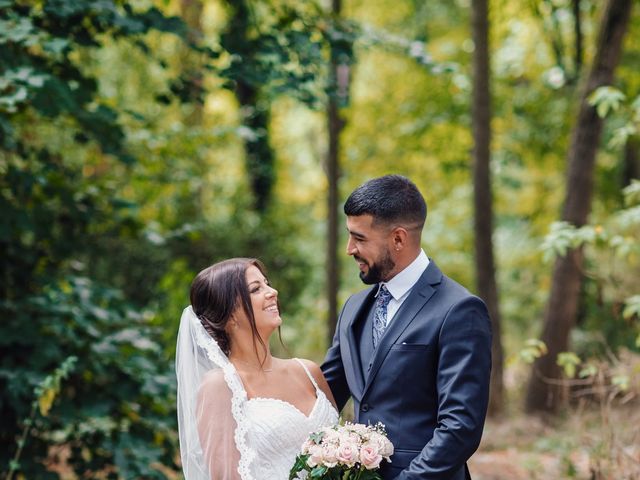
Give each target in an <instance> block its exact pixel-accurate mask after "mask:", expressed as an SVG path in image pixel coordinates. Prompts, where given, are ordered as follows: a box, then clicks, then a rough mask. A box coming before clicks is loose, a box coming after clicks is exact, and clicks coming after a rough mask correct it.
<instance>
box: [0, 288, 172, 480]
mask: <svg viewBox="0 0 640 480" xmlns="http://www.w3.org/2000/svg"><path fill="white" fill-rule="evenodd" d="M2 315H3V318H6V319H8V322H7V323H6V324H5V325H4V326H3V333H4V337H3V341H2V352H3V356H2V358H3V360H2V366H1V370H0V371H1V372H2V375H1V377H0V378H1V380H0V381H1V382H2V384H3V391H5V392H7V395H6V396H5V398H4V400H3V405H2V410H3V418H4V419H6V421H5V422H3V430H2V437H1V438H2V442H3V443H4V444H7V443H9V444H10V443H11V439H12V433H11V432H12V431H13V430H14V429H15V428H17V426H18V425H19V423H20V419H21V418H23V417H24V416H25V415H26V411H25V405H29V403H28V402H25V399H28V396H29V395H30V392H31V391H32V390H33V388H34V386H35V385H38V384H40V381H39V379H40V378H41V373H40V372H42V371H46V370H48V369H49V368H51V367H50V366H51V365H56V364H59V363H60V362H61V360H62V359H64V358H66V357H68V356H69V355H73V356H75V357H77V358H78V359H80V360H79V363H78V365H77V367H76V369H75V372H74V373H72V374H71V375H69V378H68V380H67V381H66V382H65V384H64V385H63V386H62V387H61V388H60V392H59V394H58V396H59V402H58V405H57V406H54V407H53V408H52V409H51V410H50V411H48V415H47V416H46V417H44V416H42V417H40V418H36V419H35V421H34V422H33V425H32V427H31V435H32V437H33V439H32V441H30V442H29V443H27V445H25V446H24V451H23V456H25V457H26V458H30V459H44V458H46V456H47V450H48V448H49V446H50V445H52V444H53V445H56V444H59V445H68V446H70V447H71V457H70V459H69V463H70V465H71V466H72V468H73V469H74V471H76V472H87V471H93V472H98V471H101V470H104V469H106V468H109V467H110V466H115V467H117V468H118V471H120V472H122V475H123V476H125V477H127V478H129V477H132V476H133V477H149V478H164V475H162V474H160V472H158V471H157V470H155V469H154V467H153V463H154V462H162V463H164V464H165V465H167V466H170V465H172V464H173V458H174V455H175V433H174V428H175V420H174V415H173V408H174V407H173V401H174V398H173V397H174V395H175V393H174V388H175V385H174V378H173V375H172V374H171V366H170V364H169V363H168V362H166V361H165V360H163V357H162V348H161V346H160V344H159V343H158V342H157V340H156V339H157V337H158V335H157V333H154V331H153V329H152V328H151V327H150V325H149V319H148V318H147V316H146V315H145V314H144V313H142V312H139V311H137V310H134V309H132V308H131V307H130V306H128V305H127V304H126V302H125V301H124V299H123V298H122V294H121V293H120V292H118V291H116V290H113V289H109V288H104V287H102V286H100V285H96V284H94V283H93V282H91V281H90V280H89V279H87V278H82V277H69V278H67V279H65V280H63V281H59V282H57V283H56V284H55V285H50V286H49V287H46V288H45V289H44V290H43V291H42V293H40V294H37V295H31V296H28V297H26V298H23V299H20V300H19V301H5V302H3V304H2ZM26 325H28V335H25V333H26V332H25V326H26ZM49 383H51V385H49ZM49 383H48V384H46V385H45V386H44V388H43V390H42V395H41V396H40V404H41V405H42V407H45V409H46V408H48V407H49V406H50V404H49V403H50V401H51V400H52V399H51V394H50V392H52V391H55V386H56V385H55V383H56V382H55V378H54V379H53V380H52V382H49ZM115 385H117V388H114V386H115ZM172 400H173V401H172ZM3 450H4V451H5V452H6V454H9V453H11V450H12V449H6V450H5V449H3ZM3 460H6V458H3ZM21 470H22V472H23V473H24V474H25V475H27V476H29V477H37V476H40V475H43V474H44V466H43V465H42V464H40V463H39V462H33V461H32V462H30V463H29V464H26V465H23V466H22V467H21ZM127 472H128V473H127Z"/></svg>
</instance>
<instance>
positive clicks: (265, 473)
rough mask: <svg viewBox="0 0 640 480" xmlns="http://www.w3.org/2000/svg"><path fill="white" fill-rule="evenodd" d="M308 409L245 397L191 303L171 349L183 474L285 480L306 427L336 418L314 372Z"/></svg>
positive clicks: (194, 478)
mask: <svg viewBox="0 0 640 480" xmlns="http://www.w3.org/2000/svg"><path fill="white" fill-rule="evenodd" d="M295 360H296V361H297V362H299V363H300V365H301V366H302V368H303V369H304V371H305V372H306V374H307V377H308V378H309V381H310V382H311V383H312V384H313V386H314V389H315V393H316V401H315V404H314V405H313V408H312V409H311V411H310V412H309V413H308V414H305V413H304V412H301V411H300V410H299V409H298V408H296V407H295V406H294V405H292V404H290V403H288V402H285V401H283V400H279V399H276V398H261V397H257V398H248V396H247V392H246V390H245V388H244V385H243V384H242V380H241V378H240V375H239V374H238V372H237V371H236V369H235V367H234V365H233V364H232V363H231V362H230V361H229V359H228V357H227V356H226V355H225V354H224V353H223V352H222V350H221V349H220V347H219V346H218V344H217V343H216V342H215V340H214V339H213V338H212V337H211V336H209V334H208V333H207V332H206V331H205V330H204V327H202V325H201V324H200V321H199V320H198V319H197V317H196V316H195V314H194V313H193V310H192V308H191V307H187V308H185V309H184V311H183V314H182V318H181V319H180V331H179V333H178V342H177V348H176V374H177V379H178V398H177V400H178V401H177V404H178V430H179V436H180V455H181V458H182V468H183V471H184V476H185V480H287V479H288V478H289V471H290V469H291V467H293V464H294V462H295V458H296V455H297V454H298V453H299V452H300V449H301V447H302V444H303V442H304V441H305V440H306V439H307V437H308V436H309V434H310V433H312V432H314V431H317V430H319V429H321V428H322V427H325V426H330V425H335V424H336V423H337V422H338V412H337V411H336V409H335V408H334V407H333V405H332V404H331V402H330V401H329V399H328V398H327V397H326V395H325V394H324V392H323V391H322V390H321V389H320V388H319V387H318V384H317V383H316V381H315V379H314V378H313V376H312V375H311V373H310V372H309V370H308V369H307V368H306V366H305V364H304V362H302V361H301V360H299V359H295Z"/></svg>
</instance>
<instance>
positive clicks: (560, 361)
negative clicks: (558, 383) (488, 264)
mask: <svg viewBox="0 0 640 480" xmlns="http://www.w3.org/2000/svg"><path fill="white" fill-rule="evenodd" d="M580 361H581V360H580V357H578V355H576V354H575V353H574V352H560V353H559V354H558V357H557V359H556V363H557V365H558V366H559V367H562V369H563V371H564V374H565V375H566V376H567V377H569V378H574V377H575V376H576V370H577V368H578V365H580Z"/></svg>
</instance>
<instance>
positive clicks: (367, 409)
mask: <svg viewBox="0 0 640 480" xmlns="http://www.w3.org/2000/svg"><path fill="white" fill-rule="evenodd" d="M360 410H362V411H363V412H368V411H369V404H368V403H363V404H362V405H361V406H360Z"/></svg>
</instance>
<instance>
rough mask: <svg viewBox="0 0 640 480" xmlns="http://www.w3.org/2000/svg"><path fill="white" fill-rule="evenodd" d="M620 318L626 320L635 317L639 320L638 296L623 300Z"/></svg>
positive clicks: (639, 298) (639, 299) (639, 303)
mask: <svg viewBox="0 0 640 480" xmlns="http://www.w3.org/2000/svg"><path fill="white" fill-rule="evenodd" d="M624 303H625V305H624V310H623V311H622V316H623V317H624V318H626V319H630V318H632V317H634V316H635V317H637V318H638V319H640V295H633V296H631V297H629V298H627V299H626V300H625V302H624Z"/></svg>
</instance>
